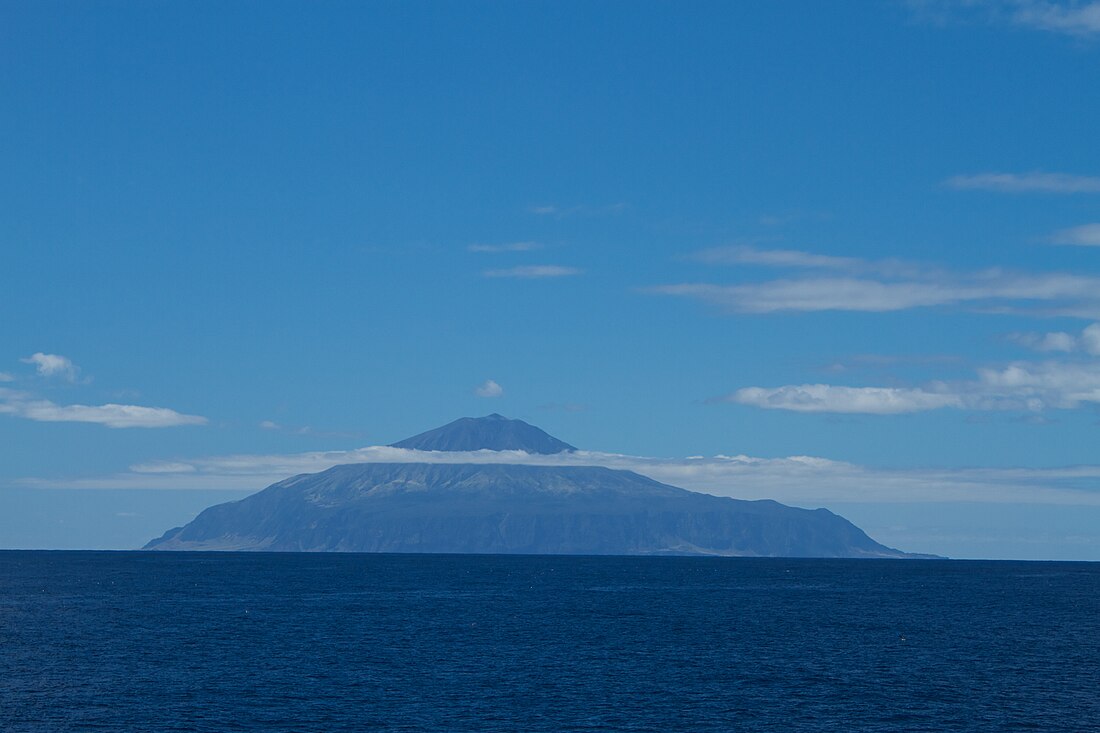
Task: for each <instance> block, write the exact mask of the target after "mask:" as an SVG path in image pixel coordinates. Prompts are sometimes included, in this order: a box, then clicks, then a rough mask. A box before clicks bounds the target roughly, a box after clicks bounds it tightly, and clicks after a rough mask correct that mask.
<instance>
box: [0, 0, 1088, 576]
mask: <svg viewBox="0 0 1100 733" xmlns="http://www.w3.org/2000/svg"><path fill="white" fill-rule="evenodd" d="M1098 79H1100V4H1098V3H1094V2H1079V3H1055V2H1042V1H1039V0H1034V1H1032V0H1019V1H1018V2H1012V1H1005V2H993V1H990V2H972V3H946V2H921V3H905V2H866V3H843V4H824V3H813V2H776V3H754V4H750V3H738V4H719V3H714V4H707V3H700V4H696V5H693V6H692V8H691V9H690V12H686V11H685V10H684V8H683V6H682V5H680V4H673V3H642V4H625V3H522V4H519V3H477V4H458V3H439V4H426V3H405V4H399V3H376V4H363V3H328V4H306V3H275V2H271V3H243V2H242V3H236V4H229V5H227V4H221V3H175V2H169V3H100V4H94V5H93V4H87V3H50V2H43V3H33V4H31V3H24V4H7V5H5V6H3V7H2V8H0V99H3V100H4V110H5V113H4V114H3V115H0V165H2V170H3V171H4V174H3V175H2V176H0V201H3V204H2V207H3V208H2V214H3V215H2V216H0V250H2V253H3V257H2V260H0V446H3V448H2V449H0V450H2V456H3V458H2V460H0V514H4V515H5V516H6V517H8V518H9V519H7V520H6V521H5V523H0V546H26V547H30V546H34V547H55V546H82V547H93V546H94V547H117V546H132V545H133V544H140V543H141V542H143V541H144V539H147V538H148V537H151V536H153V535H156V534H160V532H162V531H163V530H164V529H167V526H163V525H164V523H165V522H171V523H176V524H178V523H182V522H184V521H187V520H188V519H189V518H190V516H191V514H193V513H194V512H195V511H198V510H199V509H201V508H202V507H203V506H205V505H206V504H208V503H210V500H211V499H212V498H217V500H224V497H225V496H228V495H236V496H239V495H241V492H243V491H247V490H250V489H257V488H261V487H262V486H264V485H265V483H264V481H266V480H267V479H268V478H270V477H271V476H276V475H278V472H279V471H281V470H298V469H301V468H302V467H303V466H304V467H316V466H319V465H322V464H324V462H325V460H336V459H337V458H348V457H351V458H353V459H354V458H356V457H359V458H362V457H363V456H364V455H367V456H368V457H369V456H370V455H374V454H370V453H367V454H364V453H362V452H361V451H360V452H355V451H357V450H358V449H363V448H365V447H369V446H375V445H379V444H386V443H390V442H393V441H395V440H399V439H401V438H404V437H406V436H408V435H411V434H413V433H417V432H420V431H421V430H424V429H427V428H430V427H434V426H436V425H439V424H442V423H445V422H448V421H450V420H452V419H454V418H456V417H459V416H463V415H480V414H486V413H489V412H501V413H504V414H506V415H509V416H512V417H520V418H523V419H526V420H528V421H529V422H532V423H534V424H537V425H539V426H541V427H543V428H544V429H546V430H547V431H548V432H550V433H551V434H554V435H556V436H558V437H560V438H562V439H564V440H566V441H568V442H570V443H573V444H574V445H578V446H581V447H582V448H585V449H587V450H589V451H593V452H595V453H599V454H600V456H601V457H598V460H600V461H602V462H605V463H609V464H615V465H620V464H621V465H624V466H627V465H628V464H629V467H635V468H639V470H641V468H642V467H648V469H649V471H650V472H651V473H653V474H654V475H656V476H658V477H660V478H663V479H667V480H670V481H673V482H674V483H675V482H677V481H679V483H680V485H687V486H689V487H690V488H700V489H708V490H713V491H715V492H716V493H727V494H730V495H736V496H748V497H750V498H756V497H757V496H764V495H767V496H773V497H774V498H777V499H780V500H784V501H789V502H790V503H794V504H798V505H802V506H828V507H830V508H832V509H834V510H836V511H838V512H840V513H842V514H845V516H848V517H850V518H852V519H853V520H854V521H857V523H861V525H862V526H864V527H865V528H866V529H868V530H869V531H870V532H871V533H872V535H873V536H875V537H876V539H879V540H881V541H884V542H887V543H888V544H890V543H893V544H897V545H899V546H902V547H903V549H907V550H913V551H923V552H940V553H946V554H952V555H965V556H982V557H1037V558H1038V557H1052V558H1053V557H1059V558H1080V559H1100V530H1092V531H1089V530H1088V527H1090V526H1091V527H1100V508H1098V507H1100V455H1098V454H1097V451H1096V448H1095V446H1096V445H1097V441H1098V438H1100V412H1098V409H1097V407H1098V405H1100V326H1097V325H1095V324H1097V323H1098V322H1100V259H1098V258H1100V248H1098V247H1100V146H1097V145H1096V144H1095V142H1094V140H1095V137H1096V130H1098V129H1100V101H1098V100H1100V88H1098V82H1097V80H1098ZM347 451H352V453H345V452H347ZM230 456H233V457H236V458H234V459H233V460H230V459H229V458H227V457H230ZM317 456H322V457H321V458H317ZM324 456H328V457H329V458H327V459H326V458H325V457H324ZM690 456H705V457H706V458H705V459H703V460H704V461H705V462H707V464H708V467H707V468H705V469H699V470H696V469H698V466H696V465H695V464H690V465H689V462H690V461H692V460H694V461H698V460H700V459H689V457H690ZM715 456H728V457H738V456H740V457H743V458H741V459H738V460H739V461H740V462H737V463H736V465H732V466H731V465H729V462H730V461H729V459H720V458H715ZM626 457H631V458H630V460H629V461H628V460H627V458H626ZM791 457H811V458H812V459H814V461H818V462H817V463H815V462H813V461H810V460H809V459H801V458H800V459H798V460H792V459H791ZM656 459H661V460H660V461H656ZM592 460H597V458H593V459H592ZM723 460H725V461H726V463H722V461H723ZM631 461H632V462H631ZM657 464H659V465H657ZM227 492H230V493H227ZM232 492H235V493H232ZM97 502H98V503H97ZM75 506H79V507H82V509H81V510H80V511H78V512H77V511H74V507H75ZM177 516H178V519H173V517H177ZM81 517H85V518H86V520H85V521H86V523H90V526H78V525H80V523H81V521H82V520H81ZM92 517H99V518H98V519H94V520H93V519H92ZM107 517H109V518H110V523H114V524H120V525H125V526H128V527H130V529H128V530H127V529H125V527H123V528H122V529H119V530H118V531H117V532H116V531H115V530H111V532H107V531H106V529H104V531H103V532H101V533H100V534H96V527H98V526H102V527H106V525H107V524H108V522H107V519H105V518H107ZM1020 517H1034V518H1035V520H1034V521H1033V522H1031V523H1030V524H1027V523H1021V522H1020V521H1018V518H1020ZM1082 518H1089V520H1090V521H1091V520H1093V519H1095V520H1098V521H1095V522H1091V524H1089V523H1086V524H1084V525H1082V521H1083V519H1082ZM23 519H25V520H26V521H22V520H23ZM1025 524H1027V526H1024V525H1025ZM126 532H129V534H126ZM127 543H130V544H127Z"/></svg>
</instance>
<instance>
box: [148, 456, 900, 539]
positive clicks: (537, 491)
mask: <svg viewBox="0 0 1100 733" xmlns="http://www.w3.org/2000/svg"><path fill="white" fill-rule="evenodd" d="M146 549H155V550H267V551H344V552H440V553H448V552H466V553H538V554H706V555H731V556H734V555H743V556H782V557H905V556H906V555H905V553H902V552H899V551H897V550H893V549H891V548H888V547H885V546H883V545H880V544H878V543H877V542H875V541H874V540H872V539H870V538H869V537H868V536H867V535H866V534H864V533H863V531H862V530H860V529H859V528H858V527H856V526H855V525H853V524H851V523H850V522H848V521H847V520H845V519H843V518H842V517H839V516H837V515H835V514H833V513H832V512H829V511H827V510H825V509H817V510H807V509H796V508H792V507H788V506H784V505H782V504H779V503H777V502H774V501H740V500H737V499H729V498H722V497H716V496H710V495H707V494H699V493H695V492H691V491H687V490H684V489H679V488H676V487H673V486H668V485H666V484H662V483H659V482H657V481H654V480H652V479H649V478H646V477H644V476H641V475H639V474H636V473H633V472H631V471H615V470H611V469H607V468H600V467H587V466H581V467H575V466H574V467H552V466H522V465H504V464H491V465H470V464H461V465H455V464H422V463H405V464H398V463H390V464H356V465H348V466H337V467H335V468H331V469H329V470H327V471H323V472H321V473H317V474H304V475H300V476H295V477H292V478H289V479H286V480H285V481H280V482H279V483H276V484H274V485H272V486H270V487H268V488H267V489H264V490H263V491H261V492H259V493H257V494H254V495H252V496H250V497H248V498H246V499H243V500H241V501H237V502H231V503H228V504H221V505H218V506H214V507H211V508H209V509H207V510H206V511H204V512H202V513H201V514H200V515H199V516H198V517H197V518H196V519H195V520H194V521H193V522H191V523H190V524H188V525H186V526H185V527H182V528H177V529H173V530H170V531H169V532H167V533H165V535H164V536H163V537H161V538H159V539H157V540H153V541H152V542H150V543H149V544H148V545H147V546H146Z"/></svg>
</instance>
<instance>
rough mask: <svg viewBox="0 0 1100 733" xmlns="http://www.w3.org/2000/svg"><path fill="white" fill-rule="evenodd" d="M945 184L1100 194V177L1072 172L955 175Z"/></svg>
mask: <svg viewBox="0 0 1100 733" xmlns="http://www.w3.org/2000/svg"><path fill="white" fill-rule="evenodd" d="M944 184H945V185H947V186H949V187H951V188H957V189H962V190H977V191H997V192H1000V193H1032V192H1034V193H1100V178H1098V177H1095V176H1079V175H1073V174H1070V173H1042V172H1033V173H976V174H972V175H959V176H952V177H951V178H948V179H947V180H946V181H944Z"/></svg>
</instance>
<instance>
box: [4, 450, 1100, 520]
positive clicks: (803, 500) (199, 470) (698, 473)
mask: <svg viewBox="0 0 1100 733" xmlns="http://www.w3.org/2000/svg"><path fill="white" fill-rule="evenodd" d="M349 463H435V464H497V463H507V464H522V465H549V466H604V467H607V468H612V469H620V470H630V471H635V472H637V473H640V474H643V475H645V476H650V477H651V478H654V479H656V480H658V481H662V482H665V483H668V484H672V485H674V486H680V487H683V488H686V489H691V490H694V491H701V492H704V493H709V494H715V495H718V496H732V497H735V498H740V499H775V500H777V501H783V502H787V503H791V504H795V505H802V506H822V505H824V504H829V503H834V502H926V501H927V502H933V501H934V502H952V501H965V502H989V503H1035V504H1066V505H1097V504H1100V466H1072V467H1066V468H1049V469H1019V468H1018V469H1012V468H1008V469H988V468H987V469H981V468H978V469H928V470H901V469H873V468H868V467H864V466H859V465H856V464H852V463H847V462H843V461H834V460H830V459H827V458H817V457H812V456H789V457H786V458H755V457H751V456H745V455H716V456H711V457H699V456H695V457H689V458H651V457H642V456H630V455H623V454H617V453H600V452H594V451H576V452H570V453H559V454H554V455H532V454H528V453H524V452H522V451H489V450H481V451H470V452H446V451H414V450H406V449H402V448H392V447H389V446H368V447H365V448H359V449H356V450H350V451H313V452H308V453H294V454H284V455H247V454H246V455H231V456H216V457H209V458H201V459H195V460H188V461H178V460H175V461H166V462H163V463H157V462H151V463H147V464H139V465H137V466H134V467H132V468H131V470H130V471H129V472H126V473H120V474H115V475H112V476H103V477H96V478H82V479H70V480H57V479H49V480H45V479H28V480H24V481H21V482H19V484H20V485H26V486H35V487H42V488H89V489H94V488H111V489H120V488H132V489H215V488H216V489H238V490H241V491H255V490H258V489H261V488H263V487H265V486H268V485H270V484H272V483H275V482H276V481H281V480H282V479H284V478H287V477H289V476H293V475H296V474H301V473H313V472H317V471H323V470H325V469H327V468H331V467H332V466H336V465H341V464H349Z"/></svg>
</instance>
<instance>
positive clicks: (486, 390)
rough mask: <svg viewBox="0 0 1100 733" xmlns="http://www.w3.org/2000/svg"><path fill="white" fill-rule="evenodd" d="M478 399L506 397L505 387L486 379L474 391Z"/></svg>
mask: <svg viewBox="0 0 1100 733" xmlns="http://www.w3.org/2000/svg"><path fill="white" fill-rule="evenodd" d="M474 394H476V395H477V396H478V397H501V396H503V395H504V387H501V386H500V385H499V384H497V383H496V382H494V381H493V380H491V379H486V380H485V381H484V382H482V383H481V384H480V385H478V387H477V388H476V389H475V390H474Z"/></svg>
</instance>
